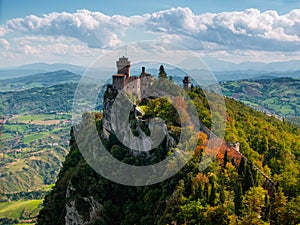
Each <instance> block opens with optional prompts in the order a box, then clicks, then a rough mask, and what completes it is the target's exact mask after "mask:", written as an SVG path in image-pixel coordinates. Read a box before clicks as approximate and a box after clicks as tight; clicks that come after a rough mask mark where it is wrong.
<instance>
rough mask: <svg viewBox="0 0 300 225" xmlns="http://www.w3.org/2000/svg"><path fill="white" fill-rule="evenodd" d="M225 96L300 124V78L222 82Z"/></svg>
mask: <svg viewBox="0 0 300 225" xmlns="http://www.w3.org/2000/svg"><path fill="white" fill-rule="evenodd" d="M221 86H222V91H223V94H224V95H225V96H228V97H231V98H234V99H237V100H239V101H241V102H243V103H245V104H246V105H249V106H251V107H253V108H255V109H257V110H259V111H263V112H265V113H266V114H268V115H272V114H274V115H277V116H279V117H284V118H286V119H288V120H290V121H292V122H294V123H296V124H298V125H300V91H299V90H300V80H299V79H293V78H276V79H257V80H239V81H223V82H221Z"/></svg>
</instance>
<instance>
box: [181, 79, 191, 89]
mask: <svg viewBox="0 0 300 225" xmlns="http://www.w3.org/2000/svg"><path fill="white" fill-rule="evenodd" d="M182 82H183V89H184V90H190V89H191V80H190V77H189V76H188V75H186V76H185V77H184V79H183V81H182Z"/></svg>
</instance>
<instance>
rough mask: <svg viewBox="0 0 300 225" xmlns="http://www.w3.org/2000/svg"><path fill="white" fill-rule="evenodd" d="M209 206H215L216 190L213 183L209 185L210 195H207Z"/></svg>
mask: <svg viewBox="0 0 300 225" xmlns="http://www.w3.org/2000/svg"><path fill="white" fill-rule="evenodd" d="M209 204H210V205H211V206H215V204H216V188H215V182H213V183H212V184H211V189H210V195H209Z"/></svg>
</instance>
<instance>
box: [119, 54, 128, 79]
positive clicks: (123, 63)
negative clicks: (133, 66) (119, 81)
mask: <svg viewBox="0 0 300 225" xmlns="http://www.w3.org/2000/svg"><path fill="white" fill-rule="evenodd" d="M117 68H118V74H124V75H126V76H130V61H128V58H126V57H125V56H123V57H122V58H119V61H117Z"/></svg>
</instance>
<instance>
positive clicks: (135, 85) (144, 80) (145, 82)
mask: <svg viewBox="0 0 300 225" xmlns="http://www.w3.org/2000/svg"><path fill="white" fill-rule="evenodd" d="M116 65H117V70H118V72H117V74H115V75H113V77H112V78H113V79H112V80H113V83H112V86H113V88H115V89H117V90H118V91H120V90H124V91H126V92H129V93H132V94H135V95H137V96H139V97H143V96H145V94H146V92H147V90H149V89H150V88H151V86H152V85H153V81H154V79H155V78H154V77H153V76H152V75H151V74H149V73H146V69H145V67H142V72H141V74H140V75H139V76H130V61H129V60H128V58H126V57H125V56H123V57H122V58H119V60H118V61H117V62H116ZM183 88H184V89H185V90H189V89H190V88H191V81H190V78H189V76H185V77H184V79H183Z"/></svg>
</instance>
